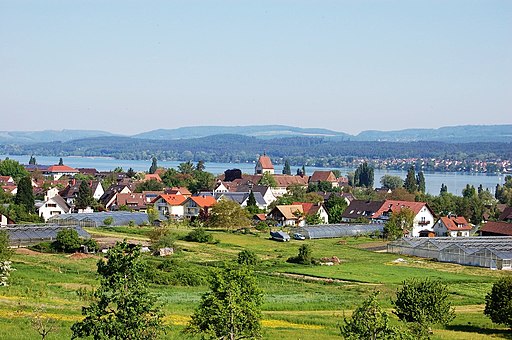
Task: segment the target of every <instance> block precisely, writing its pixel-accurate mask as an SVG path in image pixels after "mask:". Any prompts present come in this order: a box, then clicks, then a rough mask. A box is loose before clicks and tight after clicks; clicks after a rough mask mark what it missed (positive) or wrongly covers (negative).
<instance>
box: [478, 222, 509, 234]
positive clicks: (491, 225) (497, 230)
mask: <svg viewBox="0 0 512 340" xmlns="http://www.w3.org/2000/svg"><path fill="white" fill-rule="evenodd" d="M480 232H481V233H483V234H485V233H490V234H493V235H504V236H512V223H507V222H487V223H486V224H485V225H484V226H483V227H482V228H480Z"/></svg>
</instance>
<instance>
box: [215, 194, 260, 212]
mask: <svg viewBox="0 0 512 340" xmlns="http://www.w3.org/2000/svg"><path fill="white" fill-rule="evenodd" d="M250 195H251V193H250V192H223V193H214V194H213V197H215V199H216V200H217V202H218V201H220V200H222V199H226V200H230V201H234V202H236V203H238V204H240V206H242V207H246V206H247V203H248V201H249V196H250ZM253 195H254V199H255V200H256V206H257V207H258V209H262V210H266V209H267V206H268V205H267V202H265V200H264V199H263V196H261V194H260V193H259V192H253Z"/></svg>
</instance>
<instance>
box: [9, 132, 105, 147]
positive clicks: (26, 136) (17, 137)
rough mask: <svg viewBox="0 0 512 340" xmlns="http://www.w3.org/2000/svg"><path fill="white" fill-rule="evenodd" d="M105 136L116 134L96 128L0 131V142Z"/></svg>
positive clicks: (18, 142)
mask: <svg viewBox="0 0 512 340" xmlns="http://www.w3.org/2000/svg"><path fill="white" fill-rule="evenodd" d="M104 136H114V134H112V133H110V132H106V131H96V130H43V131H0V144H33V143H45V142H56V141H59V142H67V141H70V140H73V139H81V138H94V137H104Z"/></svg>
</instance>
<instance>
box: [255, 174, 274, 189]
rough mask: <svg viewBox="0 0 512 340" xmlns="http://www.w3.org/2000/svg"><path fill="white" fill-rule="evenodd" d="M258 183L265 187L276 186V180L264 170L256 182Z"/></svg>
mask: <svg viewBox="0 0 512 340" xmlns="http://www.w3.org/2000/svg"><path fill="white" fill-rule="evenodd" d="M258 184H259V185H264V186H267V187H271V188H275V187H277V182H276V180H275V178H274V176H272V175H271V174H270V173H268V172H265V173H264V174H263V175H262V176H261V179H260V181H259V182H258Z"/></svg>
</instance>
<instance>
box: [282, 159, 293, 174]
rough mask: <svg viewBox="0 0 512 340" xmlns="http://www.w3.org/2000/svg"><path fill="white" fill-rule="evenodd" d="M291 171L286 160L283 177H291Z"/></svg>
mask: <svg viewBox="0 0 512 340" xmlns="http://www.w3.org/2000/svg"><path fill="white" fill-rule="evenodd" d="M291 174H292V169H291V168H290V162H289V161H288V160H287V159H286V160H285V161H284V167H283V175H291Z"/></svg>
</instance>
